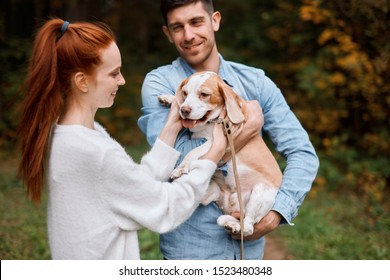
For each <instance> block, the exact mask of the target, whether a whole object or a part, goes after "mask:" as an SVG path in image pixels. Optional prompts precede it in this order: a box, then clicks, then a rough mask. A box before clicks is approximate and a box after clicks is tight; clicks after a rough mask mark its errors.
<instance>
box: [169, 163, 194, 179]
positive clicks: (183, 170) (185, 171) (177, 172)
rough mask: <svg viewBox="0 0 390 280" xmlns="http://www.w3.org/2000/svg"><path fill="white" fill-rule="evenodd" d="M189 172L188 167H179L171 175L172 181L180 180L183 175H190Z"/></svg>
mask: <svg viewBox="0 0 390 280" xmlns="http://www.w3.org/2000/svg"><path fill="white" fill-rule="evenodd" d="M188 172H189V170H188V168H187V167H186V166H179V167H177V168H176V169H174V170H173V171H172V173H171V175H170V177H169V178H170V179H171V181H173V180H175V179H177V178H180V177H181V176H182V175H183V174H188Z"/></svg>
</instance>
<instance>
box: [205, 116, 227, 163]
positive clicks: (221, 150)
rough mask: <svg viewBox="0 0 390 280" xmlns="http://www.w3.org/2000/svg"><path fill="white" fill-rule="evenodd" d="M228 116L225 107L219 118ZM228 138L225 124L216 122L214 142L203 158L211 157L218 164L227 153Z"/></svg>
mask: <svg viewBox="0 0 390 280" xmlns="http://www.w3.org/2000/svg"><path fill="white" fill-rule="evenodd" d="M225 117H226V109H223V110H222V112H221V114H220V115H219V118H222V119H224V118H225ZM226 147H227V138H226V136H225V133H224V129H223V124H222V123H221V124H218V123H216V124H215V125H214V130H213V144H212V146H211V148H210V150H209V151H208V152H207V153H206V154H205V155H204V156H203V157H202V159H209V160H211V161H214V162H215V163H216V164H218V162H219V161H220V160H221V158H222V156H223V155H224V154H225V153H226Z"/></svg>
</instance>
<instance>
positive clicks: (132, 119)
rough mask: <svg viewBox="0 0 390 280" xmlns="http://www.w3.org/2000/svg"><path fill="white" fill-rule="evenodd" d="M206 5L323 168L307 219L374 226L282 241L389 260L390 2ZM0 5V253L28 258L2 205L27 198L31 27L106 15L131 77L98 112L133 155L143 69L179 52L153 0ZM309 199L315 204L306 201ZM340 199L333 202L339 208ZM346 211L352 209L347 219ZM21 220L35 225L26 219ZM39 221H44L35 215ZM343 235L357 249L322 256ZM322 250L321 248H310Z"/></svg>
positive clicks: (230, 56)
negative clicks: (25, 121)
mask: <svg viewBox="0 0 390 280" xmlns="http://www.w3.org/2000/svg"><path fill="white" fill-rule="evenodd" d="M214 2H215V7H216V9H217V10H219V11H220V12H221V13H222V24H221V28H220V31H219V32H218V33H217V35H216V36H217V42H218V49H219V51H220V53H221V54H222V55H223V56H224V58H225V59H227V60H233V61H236V62H241V63H245V64H248V65H251V66H255V67H259V68H262V69H264V70H265V72H266V73H267V75H268V76H269V77H270V78H271V79H273V80H274V81H275V83H276V84H277V85H278V86H279V87H280V88H281V90H282V92H283V93H284V95H285V97H286V99H287V101H288V103H289V104H290V106H291V108H292V110H293V111H294V112H295V114H296V115H297V116H298V118H299V119H300V120H301V122H302V124H303V126H304V127H305V128H306V129H307V131H308V132H309V134H310V137H311V140H312V142H313V144H314V146H315V147H316V150H317V151H318V155H319V157H320V162H321V167H320V171H319V173H318V176H317V178H316V181H315V184H314V186H313V189H312V192H311V193H310V196H309V198H308V200H309V202H307V203H306V202H305V203H304V204H303V207H302V208H303V209H302V212H303V214H305V213H307V215H309V217H308V216H303V217H304V218H305V219H306V221H307V220H308V219H310V218H311V219H313V220H312V221H311V222H310V223H317V224H319V223H320V221H319V220H320V219H321V218H323V219H325V218H326V217H325V216H321V215H328V214H329V213H331V215H333V216H329V217H330V218H329V221H328V222H330V223H333V222H335V221H336V222H339V225H340V224H343V225H341V227H343V226H345V224H346V223H347V224H348V223H352V222H351V220H357V221H359V224H355V223H352V224H351V226H352V228H355V229H356V232H354V233H351V234H350V235H351V236H352V235H353V234H355V235H356V234H357V232H359V231H360V232H359V235H360V234H362V233H363V232H364V233H369V234H370V235H368V234H367V236H366V237H364V239H362V240H357V241H355V242H354V243H351V241H349V239H348V238H350V237H351V236H349V237H347V236H345V238H341V239H340V238H338V239H337V238H335V237H333V238H332V239H331V240H330V241H329V240H322V239H321V240H322V241H321V242H323V244H322V245H321V244H318V242H319V239H318V233H319V231H320V234H321V230H324V229H321V230H319V229H318V228H316V227H314V228H313V227H312V229H311V231H310V232H311V233H310V234H312V235H310V237H308V236H306V237H305V234H308V233H307V230H304V231H302V232H300V233H299V234H301V235H300V236H299V235H297V236H295V237H288V236H282V237H283V239H285V240H286V242H288V240H289V238H295V241H296V239H302V238H304V239H306V241H307V240H309V239H310V238H312V240H313V244H311V245H310V246H311V249H312V250H315V251H316V254H313V255H310V252H305V253H304V254H303V255H299V252H298V253H297V252H295V253H294V257H295V258H352V259H354V258H374V259H376V258H383V259H386V258H387V259H388V258H390V252H389V248H390V240H389V236H390V235H389V233H390V218H389V215H388V214H389V199H388V198H389V191H390V130H389V127H390V12H389V10H390V1H389V0H327V1H325V0H289V1H287V0H284V1H282V0H245V1H236V0H223V1H222V0H216V1H214ZM0 5H1V6H0V64H1V67H0V118H1V120H0V149H1V153H0V162H1V164H0V181H1V186H0V187H1V188H0V191H1V192H0V204H2V205H3V206H1V212H2V214H1V216H0V217H1V220H2V221H1V230H0V237H1V239H2V240H3V241H2V242H1V243H0V250H1V251H2V253H1V254H0V257H2V258H29V257H32V256H31V255H28V253H26V254H23V253H20V254H18V253H15V252H13V253H12V252H9V251H10V250H11V251H12V250H13V249H15V246H16V247H17V246H20V247H21V248H26V246H25V245H17V244H16V243H15V242H16V241H14V240H12V236H13V234H14V232H13V231H12V230H11V229H12V227H15V230H16V231H17V226H18V225H19V224H18V222H13V219H16V218H15V217H16V216H17V215H19V216H18V217H20V216H23V214H21V213H17V214H15V215H14V216H13V215H12V214H11V212H12V211H11V210H10V209H16V208H17V207H19V206H18V205H15V204H16V202H12V199H15V200H17V199H19V198H17V197H18V196H20V195H21V194H23V191H21V189H22V187H21V183H20V180H19V179H18V178H17V176H16V169H15V168H16V165H17V159H18V153H17V150H16V149H15V147H16V141H15V140H16V133H15V131H16V127H17V124H18V119H19V115H20V112H19V111H18V106H19V105H20V101H21V100H22V98H23V94H22V93H20V92H19V90H20V85H21V83H22V81H23V78H24V74H25V70H26V66H27V62H28V57H29V54H30V51H31V45H32V38H33V35H34V33H35V31H36V29H37V28H38V27H39V26H40V24H42V22H43V21H44V20H46V19H48V18H49V17H60V18H62V19H66V20H68V21H70V22H73V21H77V20H102V21H104V22H106V23H108V24H109V25H110V26H111V27H112V29H113V30H114V32H115V33H116V34H117V38H118V45H119V47H120V49H121V52H122V60H123V61H122V63H123V68H122V72H123V75H124V77H125V78H126V81H127V83H126V86H124V87H122V88H121V90H120V91H119V93H118V96H117V99H116V101H115V104H114V106H113V107H112V108H111V109H109V110H100V112H99V113H98V120H99V121H100V122H102V123H103V125H104V126H105V127H106V128H107V129H108V130H109V132H110V133H111V134H112V135H113V136H114V137H115V138H116V139H118V141H119V142H120V143H121V144H123V145H125V146H126V147H129V150H130V151H134V152H135V153H137V152H139V151H142V152H143V151H144V150H145V149H147V147H146V145H145V138H144V135H143V134H142V133H141V132H140V131H139V129H138V127H137V125H136V121H137V119H138V117H139V116H140V108H141V99H140V88H141V84H142V81H143V78H144V76H145V74H146V73H147V72H148V71H150V70H151V69H153V68H155V67H157V66H160V65H163V64H166V63H170V62H171V61H172V60H173V59H175V58H176V57H177V53H176V50H175V48H174V47H173V46H172V45H170V44H169V42H168V41H167V40H166V38H165V37H164V35H163V33H162V31H161V26H162V19H161V16H160V12H159V1H157V0H131V1H121V0H68V1H65V0H34V1H32V0H1V4H0ZM14 192H16V193H14ZM323 197H328V202H327V203H325V202H323V201H322V202H321V201H318V199H322V198H323ZM310 198H311V199H312V201H314V202H316V203H314V204H310ZM316 199H317V200H316ZM336 201H337V202H339V204H337V205H340V207H341V208H338V206H337V207H336ZM20 203H21V204H25V203H26V202H25V201H22V202H20ZM324 203H325V204H324ZM306 204H307V206H306ZM319 206H322V209H319V208H318V207H319ZM29 207H30V206H29ZM31 207H33V206H31ZM304 207H313V208H304ZM343 207H344V208H343ZM347 208H348V210H347ZM18 209H19V208H18ZM28 209H30V208H28ZM32 209H33V208H32ZM351 209H352V212H350V211H349V210H351ZM311 210H313V211H315V210H316V211H317V213H321V215H317V216H316V215H315V214H314V212H313V211H311ZM355 210H356V211H355ZM29 211H30V210H29ZM29 211H28V212H29ZM31 211H34V210H31ZM321 211H323V212H321ZM7 213H8V214H7ZM343 213H344V215H346V214H345V213H351V214H350V216H348V217H344V216H343ZM312 215H314V216H312ZM300 216H301V215H300ZM40 218H42V217H40V216H39V217H38V218H37V219H40ZM19 219H20V218H19ZM25 219H26V221H24V222H26V223H30V222H31V221H30V219H31V218H30V217H26V218H25ZM44 222H45V221H44V218H43V221H41V222H39V223H43V224H44ZM19 223H22V222H21V221H20V220H19ZM301 223H303V221H301ZM311 225H312V226H313V224H311ZM308 226H309V225H308ZM7 227H8V228H10V230H9V231H7V229H6V228H7ZM325 227H326V225H324V228H325ZM335 227H336V225H335ZM298 229H299V228H298ZM314 229H316V230H317V231H316V230H314ZM28 230H32V229H28ZM290 231H292V230H290ZM28 232H29V233H26V234H30V237H31V236H32V237H31V238H30V239H28V240H25V242H26V243H28V242H30V243H34V242H42V241H39V237H40V235H39V234H37V236H35V235H34V234H31V233H30V231H28ZM352 232H353V230H352ZM322 234H326V233H324V232H322ZM34 236H35V237H34ZM372 236H376V237H375V238H374V237H372ZM23 238H24V237H20V239H22V240H23ZM373 238H374V239H373ZM4 240H6V241H4ZM7 240H8V241H7ZM326 242H328V244H327V245H326V244H325V243H326ZM294 243H296V242H294ZM346 243H350V246H349V247H350V250H352V251H353V250H356V248H357V247H359V246H360V247H361V250H360V251H359V252H356V253H354V254H351V255H348V256H346V255H345V254H346V253H345V252H344V255H343V253H340V255H338V254H333V255H332V254H331V255H327V254H326V253H324V252H329V250H328V249H329V246H330V247H331V248H332V246H333V247H339V246H346V245H345V244H346ZM371 243H372V244H371ZM324 244H325V245H324ZM363 244H365V245H363ZM370 244H371V245H370ZM300 245H302V244H300ZM29 246H37V245H36V244H35V245H29ZM302 246H303V245H302ZM365 246H366V247H365ZM43 247H44V246H43ZM313 247H314V248H313ZM290 249H291V250H294V248H290ZM15 250H16V249H15ZM25 250H26V249H25ZM31 250H33V249H31ZM42 250H43V251H44V252H45V253H42V254H43V256H42V255H41V257H47V249H42ZM300 250H301V249H300ZM6 251H7V252H6ZM318 252H323V253H324V254H323V255H317V253H318ZM45 254H46V255H45ZM321 256H322V257H321ZM33 257H37V258H38V256H35V255H34V256H33ZM152 258H153V257H152Z"/></svg>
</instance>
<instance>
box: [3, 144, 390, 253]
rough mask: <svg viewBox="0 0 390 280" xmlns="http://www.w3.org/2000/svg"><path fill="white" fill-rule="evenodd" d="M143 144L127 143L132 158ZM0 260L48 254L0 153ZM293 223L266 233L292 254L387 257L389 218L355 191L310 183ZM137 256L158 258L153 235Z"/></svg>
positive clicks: (38, 220)
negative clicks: (372, 215) (367, 207)
mask: <svg viewBox="0 0 390 280" xmlns="http://www.w3.org/2000/svg"><path fill="white" fill-rule="evenodd" d="M147 149H148V148H147V146H146V145H140V146H135V147H131V148H129V149H128V152H129V153H130V154H131V155H132V156H133V158H134V159H135V160H136V161H139V159H140V157H141V156H142V155H143V154H144V153H145V151H146V150H147ZM1 157H2V160H1V163H0V259H50V251H49V247H48V241H47V232H46V203H45V200H44V201H43V203H42V204H41V205H34V204H33V203H31V202H30V201H29V200H28V199H27V198H26V196H25V193H24V190H23V187H22V184H21V182H20V180H19V179H18V178H17V177H16V165H17V159H16V157H15V156H12V155H11V156H9V155H8V156H7V157H4V155H2V156H1ZM294 223H295V226H293V227H290V226H287V225H286V226H281V227H280V228H279V229H278V230H277V231H275V232H273V233H272V235H273V236H275V237H277V240H279V241H280V240H281V241H282V242H283V245H284V247H285V248H286V249H287V251H288V256H289V258H292V259H312V260H321V259H328V260H354V259H359V260H360V259H367V260H371V259H372V260H379V259H390V251H389V248H390V237H389V236H390V218H389V215H388V213H384V214H383V215H382V216H381V217H379V219H378V220H377V221H376V222H375V223H372V222H370V220H369V218H368V217H367V215H366V214H365V211H364V207H363V205H362V203H361V200H360V198H359V197H358V196H356V195H355V194H353V193H349V192H345V191H337V192H328V191H325V190H317V189H316V188H315V187H314V188H313V191H312V192H311V194H310V195H309V196H308V197H307V198H306V200H305V202H304V204H303V205H302V207H301V209H300V212H299V215H298V217H297V218H296V219H295V220H294ZM139 241H140V250H141V258H142V259H145V260H146V259H162V255H161V253H160V252H159V248H158V244H159V235H158V234H156V233H153V232H151V231H149V230H146V229H143V230H141V231H139Z"/></svg>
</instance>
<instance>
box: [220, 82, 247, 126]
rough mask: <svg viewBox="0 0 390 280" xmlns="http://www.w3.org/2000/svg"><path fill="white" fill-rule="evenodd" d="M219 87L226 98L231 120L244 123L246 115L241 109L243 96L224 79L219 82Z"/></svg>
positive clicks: (227, 110)
mask: <svg viewBox="0 0 390 280" xmlns="http://www.w3.org/2000/svg"><path fill="white" fill-rule="evenodd" d="M218 87H219V90H220V92H221V93H222V96H223V97H224V99H225V106H226V112H227V116H228V118H229V120H230V121H231V122H232V123H233V124H239V123H242V122H243V121H244V120H245V116H244V114H243V112H242V110H241V107H242V104H241V98H240V97H239V96H238V95H237V94H236V93H235V92H234V90H233V89H232V88H231V87H230V86H228V85H227V84H226V83H225V82H224V81H222V80H221V81H220V82H219V84H218Z"/></svg>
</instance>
